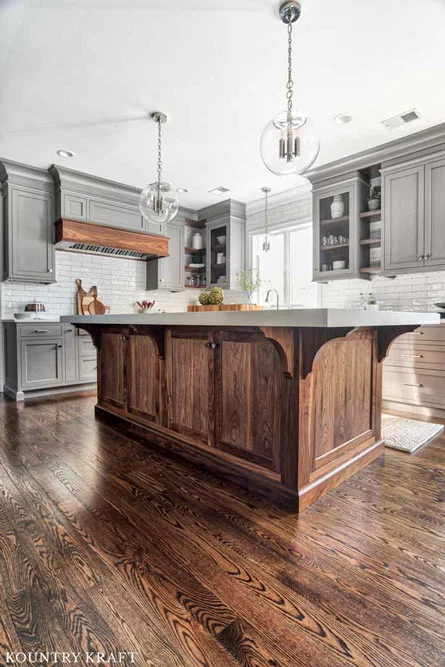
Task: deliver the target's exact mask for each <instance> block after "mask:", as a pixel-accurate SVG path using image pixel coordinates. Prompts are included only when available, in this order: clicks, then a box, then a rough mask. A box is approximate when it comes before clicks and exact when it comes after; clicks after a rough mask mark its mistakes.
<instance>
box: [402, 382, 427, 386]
mask: <svg viewBox="0 0 445 667" xmlns="http://www.w3.org/2000/svg"><path fill="white" fill-rule="evenodd" d="M403 386H404V387H423V384H413V383H410V382H404V383H403Z"/></svg>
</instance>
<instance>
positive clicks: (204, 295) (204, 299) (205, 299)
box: [198, 292, 210, 306]
mask: <svg viewBox="0 0 445 667" xmlns="http://www.w3.org/2000/svg"><path fill="white" fill-rule="evenodd" d="M209 298H210V295H209V293H208V292H201V294H200V295H199V296H198V301H199V303H200V304H201V306H208V305H209V303H210V302H209Z"/></svg>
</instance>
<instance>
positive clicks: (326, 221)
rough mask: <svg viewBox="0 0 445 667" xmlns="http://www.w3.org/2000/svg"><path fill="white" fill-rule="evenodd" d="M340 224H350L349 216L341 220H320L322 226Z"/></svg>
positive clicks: (344, 216)
mask: <svg viewBox="0 0 445 667" xmlns="http://www.w3.org/2000/svg"><path fill="white" fill-rule="evenodd" d="M340 222H349V215H343V216H342V217H341V218H329V219H328V220H320V225H337V224H338V223H340Z"/></svg>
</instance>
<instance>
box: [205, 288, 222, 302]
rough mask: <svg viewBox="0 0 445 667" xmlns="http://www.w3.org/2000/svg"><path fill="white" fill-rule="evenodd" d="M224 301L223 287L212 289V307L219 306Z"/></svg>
mask: <svg viewBox="0 0 445 667" xmlns="http://www.w3.org/2000/svg"><path fill="white" fill-rule="evenodd" d="M223 301H224V292H223V290H222V289H221V287H212V289H211V290H210V292H209V303H210V304H211V305H212V306H219V305H220V304H221V303H222V302H223Z"/></svg>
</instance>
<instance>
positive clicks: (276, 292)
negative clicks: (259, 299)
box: [266, 289, 280, 310]
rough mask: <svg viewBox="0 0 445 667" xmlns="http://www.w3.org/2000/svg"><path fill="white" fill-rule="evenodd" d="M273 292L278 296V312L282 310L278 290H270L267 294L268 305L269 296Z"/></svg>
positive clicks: (267, 301)
mask: <svg viewBox="0 0 445 667" xmlns="http://www.w3.org/2000/svg"><path fill="white" fill-rule="evenodd" d="M271 292H275V294H276V295H277V310H279V309H280V295H279V294H278V290H276V289H268V290H267V294H266V303H269V296H270V293H271Z"/></svg>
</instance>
